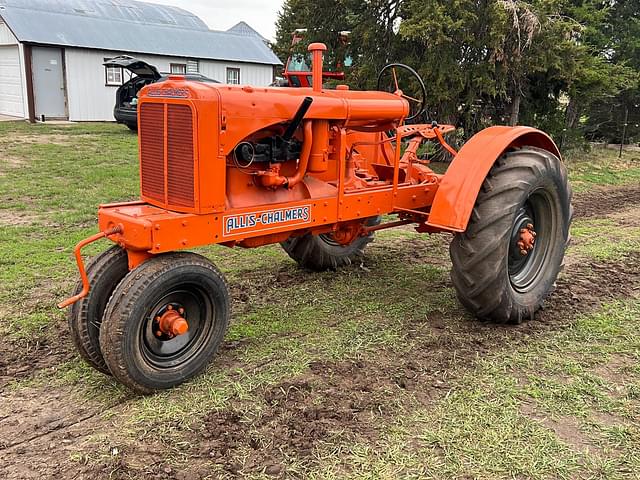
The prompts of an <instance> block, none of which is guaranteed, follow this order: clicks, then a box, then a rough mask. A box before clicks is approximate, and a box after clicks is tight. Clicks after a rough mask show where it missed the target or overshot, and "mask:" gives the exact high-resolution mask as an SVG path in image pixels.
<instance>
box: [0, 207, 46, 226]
mask: <svg viewBox="0 0 640 480" xmlns="http://www.w3.org/2000/svg"><path fill="white" fill-rule="evenodd" d="M38 218H39V217H38V216H37V215H33V214H31V213H26V212H15V211H12V210H1V209H0V226H4V227H19V226H23V225H33V224H34V223H38Z"/></svg>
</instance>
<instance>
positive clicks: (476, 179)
mask: <svg viewBox="0 0 640 480" xmlns="http://www.w3.org/2000/svg"><path fill="white" fill-rule="evenodd" d="M524 146H529V147H537V148H540V149H543V150H547V151H548V152H550V153H552V154H554V155H556V156H557V157H558V158H560V150H558V147H557V146H556V144H555V143H554V141H553V140H552V139H551V137H549V135H547V134H546V133H544V132H541V131H540V130H537V129H535V128H531V127H490V128H487V129H485V130H483V131H481V132H479V133H477V134H476V135H474V136H473V137H472V138H471V139H470V140H469V141H468V142H467V143H465V144H464V146H463V147H462V148H461V149H460V151H459V152H458V155H456V157H455V158H454V159H453V161H452V162H451V165H450V166H449V169H448V170H447V172H446V173H445V175H444V177H443V178H442V180H441V182H440V186H439V187H438V191H437V192H436V195H435V198H434V199H433V204H432V206H431V213H430V214H429V220H428V222H427V224H428V225H429V226H431V227H434V228H437V229H439V230H447V231H452V232H464V231H465V230H466V229H467V223H468V222H469V218H470V217H471V212H472V211H473V207H474V205H475V203H476V199H477V197H478V194H479V192H480V188H481V187H482V183H483V182H484V180H485V178H486V177H487V174H488V173H489V170H491V167H492V166H493V164H494V163H495V162H496V160H498V159H499V158H500V157H501V156H502V155H503V154H504V153H505V152H506V151H508V150H510V149H513V148H519V147H524Z"/></svg>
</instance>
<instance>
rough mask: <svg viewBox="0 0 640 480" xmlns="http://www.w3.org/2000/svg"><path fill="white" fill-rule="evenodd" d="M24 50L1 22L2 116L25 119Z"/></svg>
mask: <svg viewBox="0 0 640 480" xmlns="http://www.w3.org/2000/svg"><path fill="white" fill-rule="evenodd" d="M21 53H22V49H21V48H20V46H19V45H18V40H17V39H16V37H14V36H13V33H11V30H9V28H8V27H7V25H5V24H4V23H3V22H2V20H0V114H2V115H10V116H12V117H16V118H24V117H25V111H26V109H25V103H26V102H25V95H24V91H25V90H24V86H23V78H24V73H23V67H22V63H23V62H22V57H21Z"/></svg>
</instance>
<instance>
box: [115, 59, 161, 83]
mask: <svg viewBox="0 0 640 480" xmlns="http://www.w3.org/2000/svg"><path fill="white" fill-rule="evenodd" d="M103 65H104V66H105V67H122V68H126V69H127V70H129V71H131V72H133V73H134V74H136V75H137V76H139V77H142V78H151V79H153V80H159V79H160V76H161V75H160V73H159V72H158V69H157V68H156V67H154V66H153V65H149V64H148V63H147V62H143V61H142V60H138V59H137V58H133V57H129V56H128V55H121V56H119V57H114V58H111V59H109V60H107V61H106V62H104V63H103Z"/></svg>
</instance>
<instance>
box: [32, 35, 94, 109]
mask: <svg viewBox="0 0 640 480" xmlns="http://www.w3.org/2000/svg"><path fill="white" fill-rule="evenodd" d="M31 58H32V60H31V65H32V68H33V93H34V96H35V100H36V102H35V103H36V117H37V118H40V117H42V115H44V116H45V117H48V118H66V117H67V109H66V102H65V92H64V78H63V75H62V50H60V49H59V48H43V47H33V53H32V57H31ZM87 100H88V99H87Z"/></svg>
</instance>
